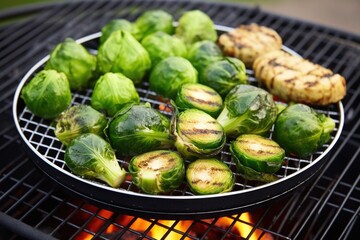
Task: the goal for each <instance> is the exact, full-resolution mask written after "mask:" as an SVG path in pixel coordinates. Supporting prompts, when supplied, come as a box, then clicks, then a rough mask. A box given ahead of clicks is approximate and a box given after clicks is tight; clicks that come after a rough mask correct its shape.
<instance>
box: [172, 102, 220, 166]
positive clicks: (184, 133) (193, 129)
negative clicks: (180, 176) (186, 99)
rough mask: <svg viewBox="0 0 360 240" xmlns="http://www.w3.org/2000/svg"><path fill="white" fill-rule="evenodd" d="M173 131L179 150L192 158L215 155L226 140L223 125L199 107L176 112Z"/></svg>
mask: <svg viewBox="0 0 360 240" xmlns="http://www.w3.org/2000/svg"><path fill="white" fill-rule="evenodd" d="M171 132H172V133H173V135H174V136H175V147H176V148H177V150H178V151H179V152H180V153H181V155H183V156H184V157H186V158H188V159H190V160H192V159H194V158H195V157H197V158H207V157H211V156H215V155H217V154H218V153H219V152H220V151H221V150H222V148H223V147H224V145H225V142H226V137H225V133H224V130H223V128H222V127H221V125H220V124H219V123H218V122H217V121H216V120H215V119H214V118H213V117H211V116H210V115H209V114H207V113H205V112H203V111H200V110H198V109H187V110H185V111H183V112H180V113H177V114H175V115H174V117H173V119H172V126H171Z"/></svg>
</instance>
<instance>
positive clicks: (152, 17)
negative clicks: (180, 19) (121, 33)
mask: <svg viewBox="0 0 360 240" xmlns="http://www.w3.org/2000/svg"><path fill="white" fill-rule="evenodd" d="M173 21H174V20H173V17H172V16H171V15H170V14H169V13H167V12H165V11H163V10H149V11H146V12H144V13H143V14H142V15H141V16H139V17H138V18H137V19H136V21H135V23H134V24H135V27H136V31H135V32H134V33H133V34H134V36H135V38H136V39H138V40H139V41H140V40H142V39H143V38H145V37H146V36H148V35H150V34H152V33H155V32H164V33H167V34H170V35H172V34H173V33H174V26H173Z"/></svg>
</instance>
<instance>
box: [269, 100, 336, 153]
mask: <svg viewBox="0 0 360 240" xmlns="http://www.w3.org/2000/svg"><path fill="white" fill-rule="evenodd" d="M334 128H335V122H334V120H333V119H331V118H330V117H326V116H325V115H324V114H322V113H317V112H315V111H314V110H313V109H312V108H311V107H309V106H306V105H304V104H294V105H290V106H288V107H287V108H285V109H284V110H283V111H282V112H281V113H280V114H279V116H278V118H277V120H276V122H275V127H274V133H273V139H274V140H275V141H276V142H277V143H279V144H280V146H281V147H283V148H284V149H285V151H286V152H287V153H289V154H295V155H296V156H299V157H306V156H309V155H311V154H312V153H314V152H315V151H316V150H317V149H318V148H319V147H321V146H322V145H323V144H324V143H326V142H328V141H329V140H330V137H331V136H330V134H331V132H332V131H333V130H334Z"/></svg>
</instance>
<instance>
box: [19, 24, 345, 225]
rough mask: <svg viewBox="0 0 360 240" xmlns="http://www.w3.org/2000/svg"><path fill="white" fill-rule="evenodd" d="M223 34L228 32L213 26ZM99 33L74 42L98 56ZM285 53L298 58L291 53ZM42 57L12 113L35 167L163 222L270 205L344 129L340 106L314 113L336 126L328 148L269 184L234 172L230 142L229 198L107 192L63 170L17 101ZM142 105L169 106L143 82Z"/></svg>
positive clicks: (39, 124) (76, 98) (225, 153)
mask: <svg viewBox="0 0 360 240" xmlns="http://www.w3.org/2000/svg"><path fill="white" fill-rule="evenodd" d="M217 29H218V30H219V31H221V32H224V31H229V30H231V28H227V27H223V26H217ZM99 37H100V33H96V34H92V35H89V36H86V37H84V38H81V39H79V40H77V42H79V43H82V44H83V45H84V46H85V47H87V48H88V49H89V51H92V52H96V50H95V49H97V44H98V38H99ZM283 50H285V51H287V52H289V53H291V54H296V53H295V52H293V51H292V50H291V49H288V48H286V47H283ZM48 58H49V56H46V57H45V58H43V59H42V60H40V61H39V62H38V63H36V64H35V65H34V66H33V67H32V68H31V69H30V70H29V72H28V73H27V74H26V75H25V76H24V78H23V79H22V80H21V82H20V84H19V86H18V88H17V91H16V93H15V97H14V105H13V114H14V120H15V125H16V127H17V129H18V131H19V134H20V136H21V139H22V140H23V142H24V143H25V146H26V149H27V150H28V152H29V153H30V154H31V155H32V156H33V158H32V159H33V160H34V162H35V163H36V165H37V166H38V167H39V168H40V169H41V170H42V171H43V172H44V173H46V174H47V175H48V176H50V177H51V178H52V179H54V180H55V181H56V182H58V183H59V184H61V185H62V186H64V187H65V188H67V189H69V190H70V191H72V192H75V193H76V194H79V195H81V196H83V197H85V198H87V199H90V200H92V201H94V202H97V203H101V204H103V205H105V207H108V208H111V209H117V210H122V211H127V212H129V213H135V214H140V215H146V216H149V215H152V214H157V215H158V216H159V215H160V216H162V217H164V218H195V217H210V216H219V215H225V214H229V213H233V212H238V211H239V210H246V209H248V208H250V207H252V206H256V205H258V204H262V203H264V202H268V201H270V200H272V199H275V198H278V197H280V196H282V195H285V194H286V193H288V192H290V191H292V190H294V189H296V188H297V187H298V186H300V185H302V184H303V183H305V182H307V181H308V180H309V179H310V178H311V177H312V176H313V175H314V174H315V173H316V171H317V170H318V169H319V168H320V167H321V166H322V163H323V161H325V159H326V158H325V157H326V155H327V154H328V153H329V151H330V150H331V148H332V147H333V146H334V145H335V143H336V142H337V140H338V138H339V136H340V134H341V131H342V127H343V120H344V111H343V106H342V103H341V102H339V103H337V104H332V105H329V106H327V107H325V108H316V109H315V110H316V111H318V112H321V113H324V114H325V115H327V116H329V117H331V118H332V119H333V120H334V121H335V123H336V127H335V130H334V131H333V133H332V136H331V140H330V142H329V143H327V144H324V145H323V146H322V147H321V148H319V149H318V151H316V152H315V153H314V154H312V155H311V156H309V157H307V158H297V157H290V156H286V157H285V160H284V164H283V166H282V167H281V169H280V170H279V171H278V172H277V173H276V175H277V177H278V178H279V179H278V180H276V181H274V182H271V183H266V184H264V183H259V182H255V181H247V180H244V179H242V178H241V177H240V175H239V174H238V173H237V172H236V166H235V163H233V162H232V159H231V154H230V152H229V141H228V143H227V144H226V145H225V147H224V149H223V150H222V152H221V153H220V154H219V155H218V156H217V158H218V159H221V160H222V161H224V162H225V163H226V164H227V165H228V166H229V167H230V168H231V169H232V171H233V173H234V175H235V176H236V184H235V187H234V189H233V190H232V191H231V192H229V193H221V194H213V195H204V196H197V195H194V194H193V193H191V191H190V189H189V188H188V186H187V183H186V182H185V181H184V182H183V184H182V185H181V186H180V187H179V188H178V189H176V190H174V191H172V192H171V193H169V194H164V195H149V194H145V193H142V192H141V191H140V190H139V189H138V188H137V187H136V186H135V185H134V184H133V183H132V181H131V179H130V178H129V177H128V178H127V179H126V180H125V182H124V183H123V184H122V185H121V186H120V188H116V189H115V188H111V187H109V186H107V185H105V184H103V183H101V182H98V181H93V180H87V179H84V178H81V177H79V176H76V175H74V174H72V173H71V172H70V170H69V169H68V168H67V167H66V165H65V161H64V153H65V147H64V146H63V145H62V144H61V142H60V141H59V140H58V139H57V138H56V137H55V135H54V126H53V125H52V122H51V121H49V120H45V119H42V118H40V117H37V116H35V115H34V114H32V113H31V112H30V110H29V109H28V108H27V107H26V106H25V104H24V102H23V101H22V99H21V98H20V95H21V90H22V88H23V86H24V85H25V84H26V83H27V82H28V81H30V79H31V78H32V77H33V76H34V75H35V74H36V73H37V72H39V71H40V70H42V68H43V65H44V63H46V61H47V60H48ZM247 74H248V76H249V81H250V83H251V84H253V85H258V82H257V81H256V79H255V78H254V76H253V72H252V71H251V70H247ZM137 91H138V93H139V95H140V99H141V101H142V102H149V103H150V104H151V106H152V107H153V108H154V109H157V110H159V111H160V112H162V113H163V114H165V115H167V116H169V117H170V116H171V112H169V111H167V103H166V102H164V101H163V98H161V97H159V96H158V95H157V94H156V93H155V92H153V91H150V90H149V88H148V83H147V82H146V81H145V82H143V83H142V84H141V85H138V86H137ZM91 94H92V90H91V89H88V90H86V91H83V92H73V93H72V102H71V105H75V104H90V100H91ZM129 160H130V159H118V161H119V163H120V165H121V166H122V167H123V168H125V169H127V168H128V162H129Z"/></svg>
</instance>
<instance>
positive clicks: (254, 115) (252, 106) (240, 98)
mask: <svg viewBox="0 0 360 240" xmlns="http://www.w3.org/2000/svg"><path fill="white" fill-rule="evenodd" d="M276 113H277V108H276V104H275V102H274V100H273V99H272V96H271V95H270V94H269V93H268V92H266V91H265V90H263V89H261V88H258V87H254V86H251V85H245V84H239V85H236V86H235V87H234V88H233V89H232V90H231V91H230V92H229V93H228V95H227V96H226V98H225V101H224V108H223V110H222V112H221V113H220V115H219V117H218V118H217V121H218V122H219V123H220V124H221V125H222V126H223V127H224V131H225V133H226V135H227V136H231V137H237V136H239V135H241V134H246V133H253V134H258V135H262V134H265V133H266V132H268V131H269V130H270V128H271V127H272V125H273V123H274V122H275V119H276Z"/></svg>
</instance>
